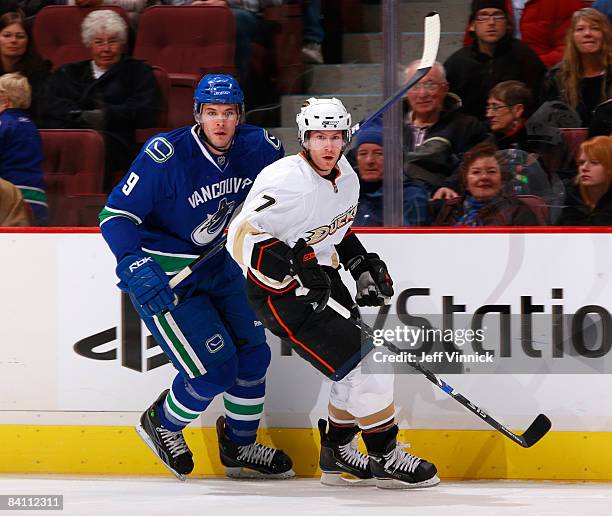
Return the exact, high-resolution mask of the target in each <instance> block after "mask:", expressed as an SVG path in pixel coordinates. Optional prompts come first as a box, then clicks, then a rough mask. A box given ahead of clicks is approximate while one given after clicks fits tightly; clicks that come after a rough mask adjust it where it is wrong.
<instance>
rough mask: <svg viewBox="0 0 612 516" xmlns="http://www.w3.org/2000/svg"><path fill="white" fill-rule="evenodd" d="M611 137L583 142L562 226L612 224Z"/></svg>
mask: <svg viewBox="0 0 612 516" xmlns="http://www.w3.org/2000/svg"><path fill="white" fill-rule="evenodd" d="M610 185H612V137H610V136H597V137H595V138H592V139H590V140H586V141H584V142H582V144H581V145H580V150H579V152H578V175H577V176H576V182H575V184H573V185H570V186H568V187H567V195H566V198H565V202H566V206H565V208H563V211H562V212H561V219H560V220H559V225H561V226H609V225H612V190H611V189H610Z"/></svg>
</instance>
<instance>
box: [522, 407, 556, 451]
mask: <svg viewBox="0 0 612 516" xmlns="http://www.w3.org/2000/svg"><path fill="white" fill-rule="evenodd" d="M551 427H552V422H551V421H550V419H548V417H547V416H545V415H544V414H538V417H536V418H535V419H534V420H533V423H531V425H529V428H528V429H527V430H525V432H524V433H523V435H521V441H522V443H521V446H523V447H524V448H531V447H532V446H533V445H534V444H535V443H537V442H538V441H539V440H540V439H542V437H544V436H545V435H546V434H547V433H548V431H549V430H550V429H551Z"/></svg>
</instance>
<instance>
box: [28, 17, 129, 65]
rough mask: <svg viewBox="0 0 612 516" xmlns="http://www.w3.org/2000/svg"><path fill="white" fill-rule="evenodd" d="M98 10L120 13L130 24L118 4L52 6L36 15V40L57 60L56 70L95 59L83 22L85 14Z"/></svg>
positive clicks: (42, 50) (41, 49)
mask: <svg viewBox="0 0 612 516" xmlns="http://www.w3.org/2000/svg"><path fill="white" fill-rule="evenodd" d="M97 9H107V10H112V11H116V12H118V13H119V14H120V15H121V16H122V17H123V19H124V20H125V21H126V23H127V24H128V27H129V26H130V19H129V17H128V15H127V13H126V11H125V10H124V9H123V8H121V7H118V6H114V5H106V6H99V7H79V6H76V5H49V6H47V7H45V8H44V9H41V10H40V11H39V12H38V13H37V14H36V17H35V18H34V27H33V29H32V32H33V34H32V36H33V39H34V43H35V44H36V48H37V50H38V52H39V53H40V55H42V56H43V57H44V58H45V59H48V60H49V61H51V62H52V63H53V69H56V68H58V67H59V66H61V65H63V64H66V63H75V62H77V61H84V60H85V59H91V52H90V50H89V49H88V48H87V47H86V46H85V45H83V42H82V41H81V23H82V21H83V19H84V18H85V16H87V15H88V14H89V13H90V12H91V11H95V10H97Z"/></svg>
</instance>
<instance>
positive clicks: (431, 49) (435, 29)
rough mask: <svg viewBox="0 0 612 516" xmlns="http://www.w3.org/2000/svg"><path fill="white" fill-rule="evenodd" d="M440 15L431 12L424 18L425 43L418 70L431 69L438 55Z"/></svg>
mask: <svg viewBox="0 0 612 516" xmlns="http://www.w3.org/2000/svg"><path fill="white" fill-rule="evenodd" d="M440 30H441V29H440V15H439V14H438V13H436V12H431V13H429V14H428V15H427V16H425V43H424V44H423V55H422V56H421V64H420V65H419V68H427V69H429V68H431V67H432V66H433V64H434V63H435V61H436V57H437V55H438V47H439V46H440Z"/></svg>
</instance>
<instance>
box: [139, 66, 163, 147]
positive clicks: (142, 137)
mask: <svg viewBox="0 0 612 516" xmlns="http://www.w3.org/2000/svg"><path fill="white" fill-rule="evenodd" d="M153 74H154V75H155V80H156V81H157V87H158V88H159V92H160V100H159V107H160V111H159V117H158V119H157V125H156V126H155V127H151V128H149V129H136V143H139V144H143V143H144V142H146V141H147V140H148V139H149V138H151V137H153V136H155V135H156V134H157V133H161V132H165V131H168V130H169V125H168V103H169V99H170V77H169V76H168V72H166V70H164V69H163V68H161V67H159V66H154V67H153Z"/></svg>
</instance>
